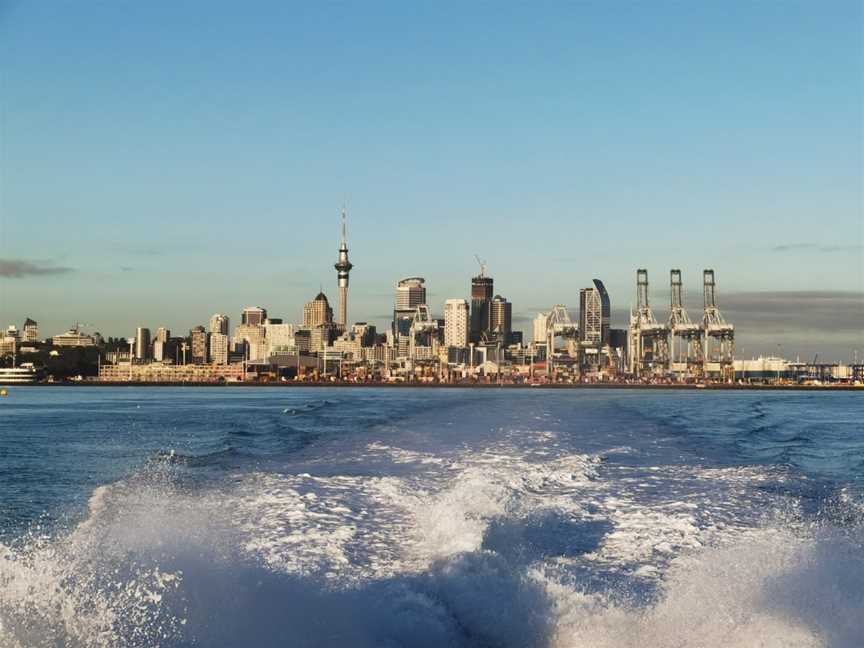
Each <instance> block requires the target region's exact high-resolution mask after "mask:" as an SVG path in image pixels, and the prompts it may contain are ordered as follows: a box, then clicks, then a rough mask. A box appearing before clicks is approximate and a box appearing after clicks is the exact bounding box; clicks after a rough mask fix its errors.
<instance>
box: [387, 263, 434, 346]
mask: <svg viewBox="0 0 864 648" xmlns="http://www.w3.org/2000/svg"><path fill="white" fill-rule="evenodd" d="M425 303H426V280H425V279H424V278H423V277H406V278H404V279H401V280H399V282H398V283H397V284H396V298H395V300H394V304H393V343H394V345H395V346H397V347H398V348H399V349H400V352H399V355H400V356H402V357H404V356H406V355H407V353H408V347H409V346H410V345H409V339H408V338H409V336H410V334H411V322H412V321H413V320H414V315H415V314H416V312H417V307H418V306H422V305H424V304H425Z"/></svg>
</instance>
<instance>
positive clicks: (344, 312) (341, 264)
mask: <svg viewBox="0 0 864 648" xmlns="http://www.w3.org/2000/svg"><path fill="white" fill-rule="evenodd" d="M346 218H347V215H346V213H345V208H344V207H343V208H342V244H341V245H340V246H339V260H338V261H337V262H336V264H335V265H334V266H333V267H334V268H336V276H337V277H338V278H339V322H338V324H339V326H341V327H342V330H343V331H344V330H345V328H346V326H347V322H348V273H349V272H351V268H353V267H354V266H353V265H351V262H350V261H349V260H348V225H347V222H346Z"/></svg>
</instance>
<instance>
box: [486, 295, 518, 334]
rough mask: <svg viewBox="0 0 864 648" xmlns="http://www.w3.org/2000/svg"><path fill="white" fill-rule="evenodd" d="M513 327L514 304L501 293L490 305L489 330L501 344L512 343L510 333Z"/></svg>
mask: <svg viewBox="0 0 864 648" xmlns="http://www.w3.org/2000/svg"><path fill="white" fill-rule="evenodd" d="M512 329H513V304H511V303H510V302H508V301H507V300H506V299H504V298H503V297H502V296H501V295H495V298H494V299H493V300H492V301H491V302H490V305H489V331H490V333H492V334H493V335H494V336H495V338H496V339H497V340H498V341H499V342H501V344H510V333H511V331H512Z"/></svg>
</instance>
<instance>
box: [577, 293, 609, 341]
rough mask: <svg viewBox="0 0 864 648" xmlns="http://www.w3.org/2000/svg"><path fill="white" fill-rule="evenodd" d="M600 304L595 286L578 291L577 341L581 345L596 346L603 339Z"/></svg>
mask: <svg viewBox="0 0 864 648" xmlns="http://www.w3.org/2000/svg"><path fill="white" fill-rule="evenodd" d="M602 322H603V315H602V306H601V304H600V293H599V292H598V291H597V289H596V288H583V289H582V290H580V291H579V341H580V342H581V343H582V344H583V345H589V346H595V347H598V346H600V344H601V343H602V340H603V330H602Z"/></svg>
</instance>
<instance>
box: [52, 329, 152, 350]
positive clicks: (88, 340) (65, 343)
mask: <svg viewBox="0 0 864 648" xmlns="http://www.w3.org/2000/svg"><path fill="white" fill-rule="evenodd" d="M148 335H149V331H148ZM51 344H52V345H54V346H56V347H91V346H96V340H95V339H94V338H93V336H91V335H87V334H86V333H82V332H81V331H80V330H78V328H77V327H76V328H71V329H69V330H68V331H66V332H65V333H61V334H60V335H55V336H54V337H53V338H51Z"/></svg>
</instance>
